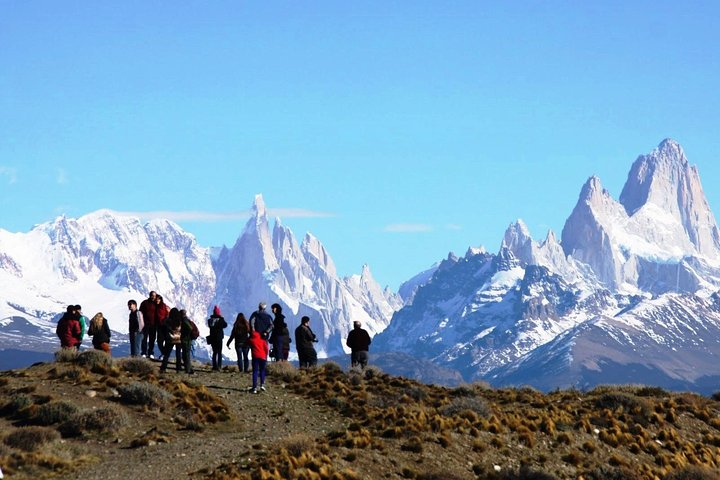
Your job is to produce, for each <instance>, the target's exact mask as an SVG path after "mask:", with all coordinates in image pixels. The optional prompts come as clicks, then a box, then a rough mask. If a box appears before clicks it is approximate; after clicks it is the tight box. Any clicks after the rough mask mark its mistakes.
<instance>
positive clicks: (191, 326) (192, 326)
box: [190, 320, 200, 340]
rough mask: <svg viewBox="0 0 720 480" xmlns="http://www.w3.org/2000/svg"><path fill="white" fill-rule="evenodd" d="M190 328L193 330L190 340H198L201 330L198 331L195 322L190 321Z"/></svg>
mask: <svg viewBox="0 0 720 480" xmlns="http://www.w3.org/2000/svg"><path fill="white" fill-rule="evenodd" d="M190 328H191V329H192V330H191V331H190V338H192V339H193V340H196V339H197V338H198V337H199V336H200V330H198V327H197V325H195V322H193V321H192V320H190Z"/></svg>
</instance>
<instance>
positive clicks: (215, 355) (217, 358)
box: [210, 338, 223, 370]
mask: <svg viewBox="0 0 720 480" xmlns="http://www.w3.org/2000/svg"><path fill="white" fill-rule="evenodd" d="M210 346H211V347H212V368H213V370H220V369H221V368H222V349H223V339H222V338H221V339H219V340H217V339H215V340H213V341H212V343H210Z"/></svg>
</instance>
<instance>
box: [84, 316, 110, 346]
mask: <svg viewBox="0 0 720 480" xmlns="http://www.w3.org/2000/svg"><path fill="white" fill-rule="evenodd" d="M88 335H90V336H91V337H93V339H92V344H93V347H95V348H100V345H102V344H103V343H110V327H109V326H108V322H107V319H105V318H103V321H102V326H101V327H99V328H97V327H96V326H95V322H90V328H89V329H88Z"/></svg>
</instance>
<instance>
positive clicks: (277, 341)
mask: <svg viewBox="0 0 720 480" xmlns="http://www.w3.org/2000/svg"><path fill="white" fill-rule="evenodd" d="M270 310H272V312H273V314H274V315H275V320H273V329H272V334H271V335H270V343H271V344H272V346H273V348H272V350H273V353H274V355H273V356H274V357H275V360H276V361H283V360H287V356H284V357H283V349H284V346H285V339H286V336H287V335H288V329H287V324H286V323H285V315H283V313H282V306H281V305H280V304H279V303H273V304H272V306H271V307H270Z"/></svg>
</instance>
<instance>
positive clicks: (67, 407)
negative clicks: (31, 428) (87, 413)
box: [31, 400, 78, 425]
mask: <svg viewBox="0 0 720 480" xmlns="http://www.w3.org/2000/svg"><path fill="white" fill-rule="evenodd" d="M77 411H78V408H77V407H76V406H75V404H73V403H70V402H68V401H67V400H60V401H57V402H50V403H46V404H45V405H40V406H39V407H38V408H37V410H36V411H35V414H34V415H33V417H32V419H31V420H32V422H33V423H36V424H38V425H53V424H55V423H62V422H64V421H66V420H69V419H70V417H72V416H73V415H74V414H76V413H77Z"/></svg>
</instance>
